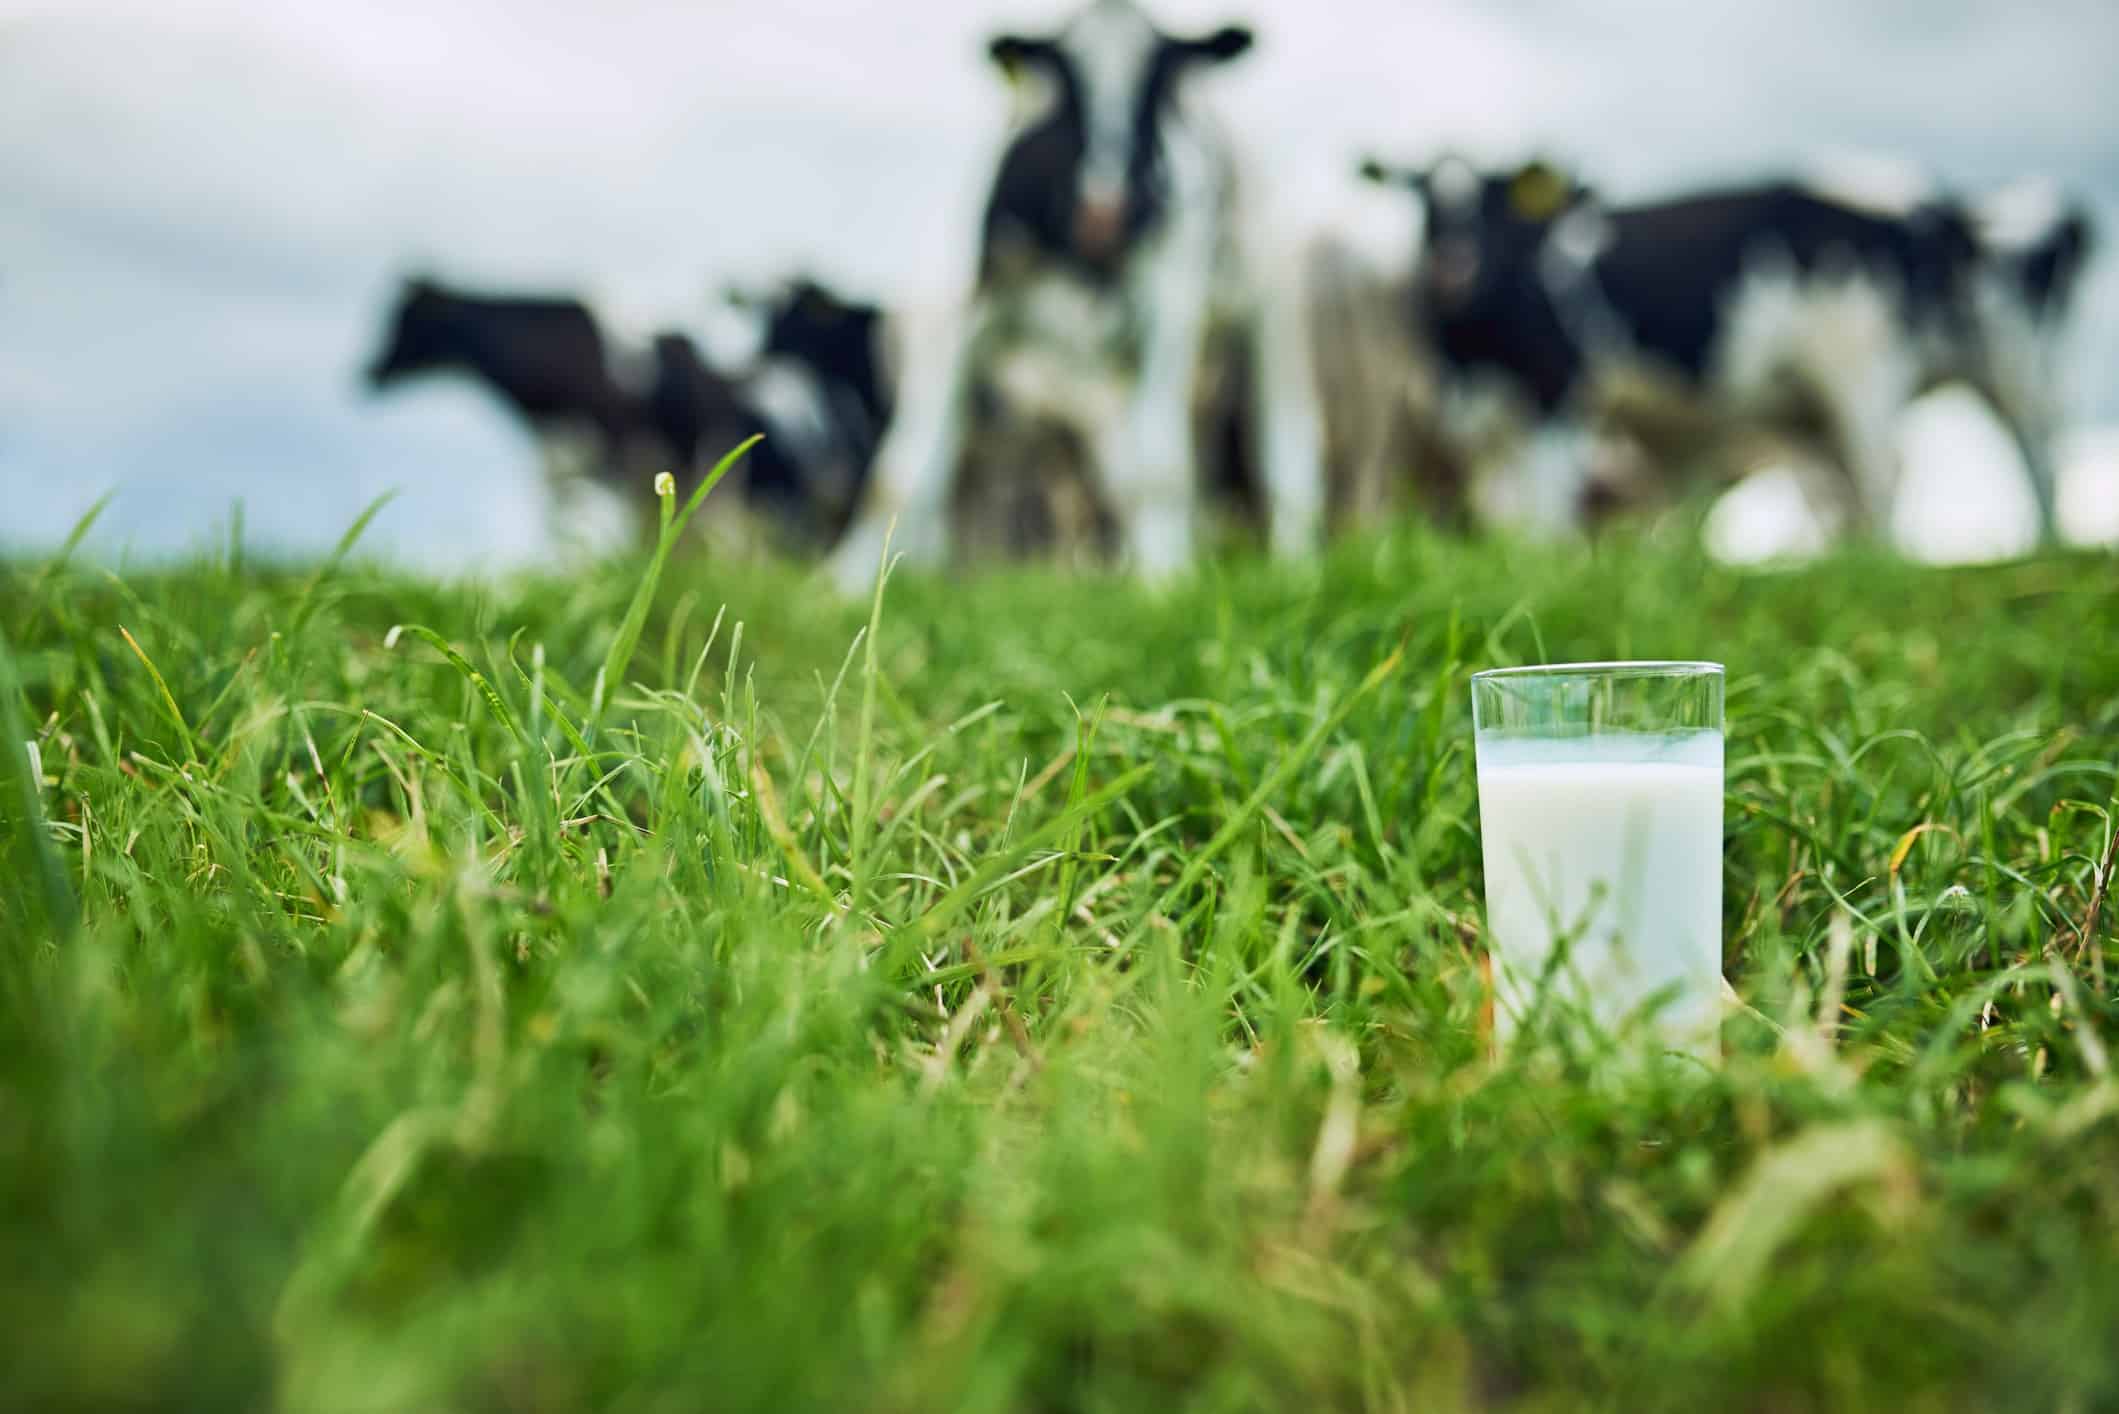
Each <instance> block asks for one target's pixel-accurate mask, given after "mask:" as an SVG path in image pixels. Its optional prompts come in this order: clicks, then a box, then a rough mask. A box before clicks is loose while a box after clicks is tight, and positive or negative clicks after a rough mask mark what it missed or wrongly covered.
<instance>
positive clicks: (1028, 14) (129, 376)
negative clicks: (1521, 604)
mask: <svg viewBox="0 0 2119 1414" xmlns="http://www.w3.org/2000/svg"><path fill="white" fill-rule="evenodd" d="M1064 11H1065V6H1064V5H1053V4H1038V3H1030V0H1006V3H1000V4H994V3H973V0H917V2H916V3H903V4H892V5H883V4H870V3H854V0H772V3H769V4H767V3H758V2H757V0H743V3H736V0H694V3H690V4H685V5H681V6H680V5H672V4H668V3H666V0H606V3H603V4H600V5H596V6H584V5H581V4H578V3H574V0H362V3H358V4H348V3H345V0H0V548H7V547H18V548H19V547H25V546H32V545H37V544H45V543H49V542H50V541H52V540H54V539H56V538H57V537H59V536H61V535H63V534H64V533H65V531H66V529H67V528H68V527H69V526H70V525H71V524H72V523H73V521H74V520H75V519H76V518H77V517H78V516H79V515H80V514H81V512H82V511H83V510H84V509H85V508H86V507H87V506H88V505H89V504H90V503H91V502H93V501H94V500H95V499H96V498H97V497H98V496H100V495H102V494H104V493H105V492H107V491H111V490H113V489H115V491H116V492H117V495H116V497H115V499H114V501H113V503H112V506H111V509H110V511H109V513H108V515H107V516H106V518H105V520H104V522H103V524H102V526H101V527H100V528H99V533H98V537H97V538H98V541H99V542H100V543H101V544H102V545H104V546H105V547H107V548H110V549H119V548H123V547H129V548H131V549H132V550H133V551H135V552H136V553H142V554H148V553H158V552H166V551H169V550H177V549H183V548H187V547H190V546H194V545H197V544H199V543H201V542H203V541H204V540H205V539H207V538H208V537H209V536H211V535H213V534H214V533H215V531H216V527H219V526H224V525H225V524H226V523H227V521H228V518H229V515H230V508H231V507H232V506H233V505H234V504H235V503H236V502H238V501H240V502H241V504H242V507H243V516H244V521H245V524H246V526H247V528H248V532H249V534H250V535H251V536H252V537H253V538H254V539H256V540H257V541H259V542H260V543H265V544H270V545H274V546H279V547H284V548H288V549H295V550H299V549H305V548H310V547H315V546H318V545H322V544H328V543H329V542H330V541H332V540H333V539H335V538H336V537H337V535H338V534H339V533H340V531H341V530H343V528H344V527H345V526H346V525H347V524H348V523H349V522H350V521H351V520H352V519H353V517H354V516H355V515H356V514H357V513H358V511H359V509H360V508H361V507H362V506H363V505H364V504H365V503H366V502H368V501H369V500H370V499H372V498H373V497H375V496H377V495H380V494H382V493H383V492H384V491H386V490H390V489H392V488H398V489H400V490H401V492H402V494H401V495H400V498H399V499H398V500H397V501H396V502H394V503H393V504H392V506H391V507H390V508H389V510H387V511H386V512H385V513H384V516H383V517H382V518H381V520H380V521H379V522H378V523H377V526H376V529H375V531H374V532H373V537H374V540H375V543H376V544H377V546H378V547H381V548H388V549H391V550H394V551H395V552H397V553H399V554H402V555H403V556H405V557H407V558H410V559H412V560H415V561H418V562H421V563H427V564H433V565H437V566H447V565H452V564H458V563H465V564H505V563H512V562H521V561H523V560H525V559H528V558H533V557H535V556H536V555H538V554H539V553H540V552H541V550H542V549H543V546H544V535H545V532H544V529H543V522H542V509H541V502H540V499H539V497H540V494H541V493H540V492H539V489H538V486H537V482H536V477H535V471H534V461H533V457H532V453H531V449H530V447H529V445H528V443H527V441H526V439H525V438H524V437H523V435H522V434H521V433H520V432H519V431H518V430H517V429H516V428H515V427H514V426H513V425H512V424H511V423H510V422H509V421H508V419H507V418H506V417H505V416H504V415H502V414H501V413H499V412H498V411H497V410H496V409H494V408H493V407H492V406H491V405H489V404H488V403H487V402H486V401H485V400H484V399H483V398H482V397H480V396H478V395H477V394H475V393H474V392H472V391H471V390H469V389H467V388H464V387H460V386H454V385H451V384H449V383H446V382H443V383H437V384H434V385H432V386H427V387H421V388H417V389H410V390H407V391H406V392H404V393H403V394H401V395H398V396H394V397H392V398H389V399H386V400H381V401H371V400H369V399H367V398H365V397H364V396H363V395H362V394H361V393H360V392H359V390H358V389H357V388H356V386H355V383H354V370H355V369H356V368H357V367H358V365H359V364H360V363H361V361H362V360H363V359H364V358H365V357H366V356H367V355H368V354H369V353H370V351H371V349H372V345H373V343H374V341H375V339H376V337H377V327H376V326H377V323H378V321H379V320H380V318H381V316H382V312H383V306H384V304H385V302H386V300H387V298H388V296H389V293H390V291H391V288H392V286H393V283H394V281H395V280H396V279H397V278H398V277H399V276H400V275H401V274H402V273H404V272H405V271H407V270H409V269H413V268H419V269H425V270H431V271H434V272H437V273H440V274H442V275H444V276H445V277H449V278H453V279H458V280H461V281H464V282H467V283H473V284H478V285H484V286H489V287H494V288H511V287H512V288H536V289H574V290H579V291H581V292H583V293H585V294H587V295H589V296H590V297H592V298H593V299H594V300H596V301H597V302H598V303H599V304H600V305H601V306H602V307H603V308H605V309H607V310H609V311H610V312H611V313H612V314H613V316H614V317H615V319H616V320H617V322H618V323H619V324H620V325H621V326H622V327H627V328H631V329H635V330H645V329H647V328H649V327H651V326H653V325H659V324H686V325H692V326H694V327H697V326H698V325H699V324H700V323H701V321H705V320H709V319H710V318H711V309H710V303H711V301H710V295H711V293H712V292H713V291H714V290H715V289H717V288H719V286H720V285H721V284H722V283H723V282H724V281H725V280H728V279H730V278H748V279H762V278H768V277H771V276H775V275H779V274H783V273H786V272H789V271H791V270H794V269H796V268H806V269H811V270H814V271H817V272H819V273H821V274H823V275H825V276H826V277H827V278H829V279H832V280H834V281H836V282H838V283H840V284H843V285H846V286H848V287H851V288H852V289H854V290H856V291H861V292H865V293H870V294H874V295H879V296H882V297H885V298H886V299H896V300H902V299H907V298H921V299H933V298H937V297H942V296H944V295H946V293H947V292H948V291H949V290H951V289H952V288H954V287H955V286H956V285H957V283H958V282H959V281H960V279H961V276H962V273H963V272H964V270H965V269H966V268H967V264H968V260H969V245H970V236H971V233H972V230H973V222H974V211H975V205H976V202H977V199H978V197H979V195H980V187H981V183H982V180H983V177H984V168H985V165H986V163H987V162H988V161H989V160H990V157H991V154H992V152H993V151H994V148H995V144H996V139H997V135H998V132H999V125H1000V123H1001V122H1002V119H1003V116H1004V114H1005V112H1006V108H1007V95H1006V91H1005V88H1004V86H1003V85H1002V83H1001V81H1000V80H999V78H998V76H997V75H996V74H995V73H994V72H993V71H992V70H991V69H990V68H988V67H987V66H986V65H985V64H984V63H983V62H982V59H981V53H982V46H983V41H984V39H985V38H986V36H987V35H989V34H990V33H991V32H993V31H994V30H995V29H997V28H1004V27H1006V28H1026V29H1042V28H1047V27H1049V26H1050V25H1051V24H1052V23H1053V22H1054V21H1055V20H1056V19H1057V18H1058V17H1060V16H1061V15H1062V14H1063V13H1064ZM1158 13H1160V14H1161V15H1162V16H1164V17H1165V19H1166V21H1167V22H1168V23H1169V24H1170V26H1171V27H1173V28H1175V27H1185V26H1207V25H1211V24H1218V23H1221V22H1223V21H1225V20H1228V19H1232V18H1244V19H1248V20H1249V21H1251V22H1252V23H1254V24H1255V25H1256V26H1257V28H1258V30H1259V33H1260V45H1259V48H1258V50H1257V51H1256V53H1255V54H1254V55H1253V56H1252V57H1250V58H1249V59H1247V60H1245V61H1244V63H1243V64H1241V65H1237V66H1232V67H1231V69H1230V70H1229V71H1228V72H1226V73H1225V74H1223V75H1219V76H1217V77H1216V79H1215V81H1214V83H1215V87H1216V88H1217V89H1218V90H1219V93H1218V97H1219V99H1220V101H1221V102H1222V104H1223V106H1224V108H1225V109H1226V111H1227V112H1228V113H1229V114H1230V116H1231V117H1232V118H1233V120H1234V121H1235V123H1236V125H1237V127H1238V128H1239V130H1240V131H1241V132H1242V133H1244V135H1245V136H1246V139H1247V141H1249V142H1250V143H1251V144H1252V146H1253V147H1255V148H1256V149H1257V151H1258V156H1259V165H1260V167H1261V168H1262V170H1263V172H1264V174H1265V176H1266V178H1267V179H1268V181H1269V183H1270V187H1271V190H1272V192H1273V193H1274V201H1275V206H1276V209H1278V210H1279V211H1280V212H1282V213H1283V214H1285V215H1286V216H1287V217H1288V218H1289V219H1290V220H1291V221H1295V222H1299V223H1301V224H1304V225H1309V226H1315V225H1331V224H1338V223H1342V222H1346V223H1358V225H1359V226H1360V227H1361V229H1363V230H1364V231H1365V232H1367V233H1368V235H1369V237H1370V238H1371V239H1376V240H1383V241H1390V240H1394V239H1397V234H1396V233H1397V227H1396V224H1395V223H1397V222H1398V221H1400V220H1401V219H1402V214H1401V213H1400V212H1398V211H1397V210H1396V208H1395V207H1387V208H1386V207H1379V206H1378V205H1377V204H1376V203H1377V201H1378V200H1379V197H1378V195H1376V194H1369V193H1364V192H1361V191H1360V190H1358V189H1357V188H1355V187H1354V186H1353V184H1352V183H1350V182H1349V181H1348V180H1347V177H1346V173H1347V172H1348V169H1349V164H1350V160H1351V158H1352V157H1353V155H1354V154H1356V153H1358V152H1361V151H1365V150H1368V149H1370V148H1380V149H1382V150H1385V151H1388V152H1391V153H1395V154H1399V155H1404V156H1419V155H1421V154H1424V153H1431V152H1433V151H1435V150H1437V149H1440V148H1442V147H1445V146H1447V147H1453V148H1457V149H1460V150H1470V151H1472V152H1475V153H1482V154H1489V155H1493V156H1496V157H1505V156H1509V155H1514V154H1517V153H1520V152H1522V151H1524V150H1526V149H1527V148H1529V147H1531V146H1537V147H1540V148H1543V149H1544V150H1547V151H1551V152H1556V153H1559V154H1562V155H1564V156H1565V157H1567V158H1568V159H1570V160H1572V161H1574V162H1575V163H1577V164H1578V165H1580V166H1581V167H1583V168H1584V169H1585V170H1586V171H1587V172H1589V173H1591V174H1592V175H1594V176H1595V177H1596V178H1597V179H1598V180H1599V181H1600V183H1601V185H1603V186H1604V187H1605V189H1606V190H1608V191H1610V192H1612V193H1613V194H1615V195H1618V196H1621V197H1624V196H1631V195H1642V194H1649V193H1653V192H1656V191H1659V190H1664V189H1667V188H1669V187H1672V186H1675V185H1678V184H1682V183H1686V182H1692V181H1701V180H1714V179H1719V178H1723V177H1730V176H1743V175H1749V174H1754V173H1757V172H1761V171H1765V170H1769V169H1774V168H1780V167H1786V166H1789V165H1791V164H1797V163H1802V162H1805V161H1808V160H1811V159H1813V158H1816V157H1818V156H1820V155H1827V156H1829V155H1833V154H1851V153H1889V154H1895V155H1898V156H1901V157H1904V158H1907V159H1910V160H1913V161H1916V162H1919V163H1921V164H1923V165H1925V166H1927V167H1929V168H1931V169H1932V170H1934V171H1935V172H1936V173H1937V174H1938V175H1939V176H1940V177H1942V178H1943V179H1945V180H1947V181H1949V182H1951V183H1953V184H1961V185H1965V186H1968V187H1974V188H1977V187H1981V186H1985V185H1989V184H1993V183H1998V182H2001V181H2005V180H2008V179H2011V178H2015V177H2019V176H2022V175H2025V174H2027V173H2044V174H2047V175H2050V176H2053V177H2056V178H2058V179H2060V180H2062V181H2064V182H2066V183H2068V184H2069V185H2070V186H2072V187H2074V188H2075V189H2076V190H2078V191H2079V192H2081V193H2082V194H2083V195H2085V196H2086V197H2088V198H2089V199H2090V200H2092V201H2093V203H2094V204H2095V205H2096V208H2097V211H2098V213H2099V215H2100V217H2101V222H2102V227H2103V230H2104V231H2105V233H2106V234H2107V238H2108V244H2112V245H2119V97H2115V96H2114V91H2113V88H2112V86H2111V82H2110V66H2111V56H2113V55H2114V54H2119V5H2113V4H2112V3H2110V0H2037V3H2021V2H2020V0H2017V2H2016V3H2011V0H1866V3H1861V4H1846V3H1843V0H1781V3H1778V4H1774V5H1761V4H1758V3H1756V0H1745V2H1744V3H1738V2H1737V0H1603V3H1600V4H1598V5H1594V6H1583V5H1580V4H1576V3H1573V0H1426V3H1418V4H1408V3H1405V2H1404V0H1251V3H1249V4H1248V5H1238V6H1234V7H1231V6H1229V5H1227V4H1223V3H1211V4H1210V3H1194V0H1183V2H1182V3H1179V0H1170V2H1169V3H1166V4H1163V5H1161V6H1160V7H1159V10H1158ZM2076 342H2077V348H2078V357H2077V358H2076V359H2075V360H2074V362H2073V367H2072V369H2071V376H2072V379H2073V384H2072V386H2071V389H2070V391H2071V393H2072V394H2073V396H2074V398H2075V400H2076V403H2077V405H2078V407H2079V408H2080V409H2081V410H2082V411H2083V413H2084V414H2085V415H2086V416H2091V417H2095V418H2097V419H2099V420H2103V421H2111V420H2114V419H2119V260H2111V259H2108V260H2106V261H2104V262H2103V263H2102V264H2101V265H2100V266H2099V268H2098V270H2097V272H2096V275H2095V278H2094V280H2093V282H2092V285H2091V288H2090V289H2089V291H2088V292H2087V295H2086V298H2085V300H2084V309H2083V319H2082V321H2081V327H2080V328H2079V330H2078V336H2077V341H2076Z"/></svg>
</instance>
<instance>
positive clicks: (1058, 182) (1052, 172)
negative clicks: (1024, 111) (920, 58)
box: [988, 0, 1251, 271]
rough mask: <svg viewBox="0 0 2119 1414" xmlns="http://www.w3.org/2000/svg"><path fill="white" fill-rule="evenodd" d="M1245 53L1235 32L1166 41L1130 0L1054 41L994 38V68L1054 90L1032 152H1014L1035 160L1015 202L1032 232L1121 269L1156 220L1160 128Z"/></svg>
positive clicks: (1245, 44)
mask: <svg viewBox="0 0 2119 1414" xmlns="http://www.w3.org/2000/svg"><path fill="white" fill-rule="evenodd" d="M1250 47H1251V31H1250V30H1248V29H1246V28H1244V27H1242V26H1240V25H1231V26H1227V27H1225V28H1222V29H1219V30H1216V31H1214V32H1213V33H1212V34H1207V35H1203V36H1198V37H1192V38H1180V37H1177V36H1173V35H1169V34H1166V33H1164V32H1163V31H1162V30H1161V29H1159V28H1157V27H1156V25H1155V23H1154V21H1152V20H1150V19H1149V18H1148V16H1147V15H1146V14H1144V13H1143V12H1142V11H1141V10H1140V9H1139V7H1138V6H1136V5H1134V4H1133V3H1132V2H1131V0H1093V3H1091V4H1090V5H1089V6H1088V8H1086V9H1085V10H1083V11H1082V12H1081V13H1080V14H1078V15H1076V16H1075V18H1074V19H1073V20H1072V21H1071V22H1069V23H1068V25H1067V26H1066V27H1065V28H1064V29H1062V30H1061V31H1060V32H1059V33H1058V34H1056V35H1052V36H1046V37H1032V36H1025V35H1016V34H1003V35H998V36H996V37H995V38H994V39H993V41H992V42H991V44H990V45H989V46H988V48H989V52H990V53H991V55H992V57H993V60H994V62H995V63H997V64H999V65H1000V66H1001V67H1002V68H1003V69H1004V70H1006V71H1008V72H1009V73H1010V74H1011V75H1015V74H1030V75H1036V76H1039V77H1041V78H1042V79H1044V80H1045V81H1046V83H1047V84H1048V85H1049V87H1050V89H1051V92H1052V100H1051V106H1050V108H1049V110H1048V111H1047V112H1046V113H1045V114H1044V116H1043V117H1042V118H1041V119H1040V120H1039V121H1038V122H1037V123H1036V124H1034V125H1033V127H1032V128H1031V129H1030V130H1029V131H1028V133H1027V134H1026V137H1027V138H1028V140H1029V146H1028V147H1020V145H1019V150H1022V151H1025V152H1029V153H1034V154H1035V160H1034V166H1035V170H1034V171H1027V172H1021V173H1017V174H1014V176H1015V180H1016V181H1017V182H1018V183H1020V184H1022V185H1021V186H1019V188H1018V190H1017V191H1015V192H1014V193H1011V195H1012V196H1013V198H1014V199H1015V200H1016V201H1017V203H1018V204H1019V205H1021V206H1023V207H1025V208H1027V209H1025V210H1022V211H1019V212H1016V213H1014V214H1015V215H1016V217H1017V219H1019V220H1024V221H1027V222H1029V223H1031V224H1033V225H1034V226H1035V227H1036V228H1037V229H1035V230H1033V231H1031V232H1029V233H1028V234H1030V235H1031V236H1032V237H1033V238H1034V239H1035V241H1036V243H1037V244H1038V245H1040V246H1041V247H1044V248H1046V249H1049V250H1054V251H1060V252H1065V253H1066V254H1069V255H1071V256H1072V257H1074V258H1075V259H1076V260H1078V261H1079V262H1080V263H1081V264H1083V265H1084V266H1086V267H1088V268H1090V269H1092V270H1098V271H1109V270H1111V269H1113V268H1115V267H1116V265H1117V263H1118V261H1119V258H1120V256H1122V255H1123V254H1124V252H1125V250H1126V248H1127V247H1128V245H1129V244H1130V243H1131V242H1132V241H1133V240H1134V239H1135V238H1137V237H1138V236H1139V235H1141V234H1142V233H1143V232H1145V231H1147V230H1148V229H1150V228H1151V227H1152V226H1153V225H1154V224H1155V221H1156V219H1157V217H1158V216H1159V214H1160V211H1161V207H1162V203H1163V200H1164V197H1165V194H1166V193H1165V191H1164V187H1163V175H1164V174H1163V163H1162V131H1163V124H1164V123H1165V121H1166V120H1167V118H1168V116H1169V114H1170V113H1171V111H1172V109H1173V105H1174V103H1175V101H1176V97H1177V93H1178V90H1179V88H1180V86H1181V85H1182V83H1183V81H1184V79H1185V77H1186V75H1188V74H1190V73H1192V72H1195V71H1196V70H1199V69H1201V68H1203V67H1210V66H1216V65H1220V64H1223V63H1226V62H1227V61H1228V60H1231V59H1234V58H1236V57H1237V56H1238V55H1240V54H1243V53H1245V52H1246V51H1248V50H1249V49H1250ZM1008 175H1009V174H1005V173H1004V181H1006V180H1007V179H1008ZM1033 184H1034V189H1032V187H1033Z"/></svg>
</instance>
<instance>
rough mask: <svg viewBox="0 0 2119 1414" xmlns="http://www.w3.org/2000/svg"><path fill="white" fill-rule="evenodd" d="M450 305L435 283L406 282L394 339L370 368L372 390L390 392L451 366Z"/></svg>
mask: <svg viewBox="0 0 2119 1414" xmlns="http://www.w3.org/2000/svg"><path fill="white" fill-rule="evenodd" d="M450 302H451V301H450V296H449V294H448V292H447V291H446V290H444V289H442V287H441V286H440V285H437V284H435V283H434V282H433V281H432V280H428V279H424V278H419V277H414V278H412V279H409V280H407V281H405V284H404V288H403V289H402V290H401V291H400V292H399V293H398V297H397V308H396V311H395V312H394V313H393V314H392V315H391V317H390V336H389V338H388V339H387V340H386V341H385V342H384V344H383V348H382V352H381V353H379V354H377V355H376V357H375V361H374V362H372V363H370V364H369V365H368V370H367V377H368V386H369V387H371V388H376V389H382V388H387V387H389V386H390V385H391V384H393V383H395V382H397V381H399V380H400V379H404V378H409V377H411V376H412V375H414V374H417V373H425V372H428V371H430V370H432V369H435V368H439V367H441V366H442V365H444V364H446V363H448V362H449V360H450V343H449V336H448V328H447V326H448V317H447V315H448V308H449V305H450Z"/></svg>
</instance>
